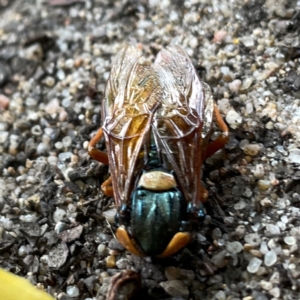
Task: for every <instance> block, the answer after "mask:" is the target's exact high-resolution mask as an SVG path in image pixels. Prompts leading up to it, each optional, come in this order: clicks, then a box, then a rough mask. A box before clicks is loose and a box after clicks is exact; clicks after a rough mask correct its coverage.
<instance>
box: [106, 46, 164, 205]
mask: <svg viewBox="0 0 300 300" xmlns="http://www.w3.org/2000/svg"><path fill="white" fill-rule="evenodd" d="M140 59H141V53H140V51H138V50H137V49H136V48H134V47H133V46H126V47H124V48H123V49H122V50H121V51H120V52H119V53H118V54H117V56H116V58H115V61H114V63H113V65H112V69H111V73H110V76H109V79H108V83H107V86H106V89H105V99H104V102H103V108H102V120H103V131H104V135H105V140H106V147H107V153H108V157H109V163H110V172H111V176H112V183H113V189H114V196H115V201H116V204H117V205H118V206H119V205H120V204H121V203H122V202H123V203H126V202H127V201H129V200H130V193H131V191H132V189H133V187H134V185H135V180H137V179H138V177H139V175H140V172H141V171H142V168H143V164H144V159H143V157H141V156H144V157H145V158H146V157H147V155H148V151H149V147H150V134H149V132H150V128H151V123H152V120H153V114H154V111H155V110H156V108H157V105H158V103H159V102H158V101H159V99H160V97H161V96H160V94H161V89H160V85H159V81H158V77H157V75H156V74H155V72H153V69H152V67H151V65H147V64H142V63H141V62H140Z"/></svg>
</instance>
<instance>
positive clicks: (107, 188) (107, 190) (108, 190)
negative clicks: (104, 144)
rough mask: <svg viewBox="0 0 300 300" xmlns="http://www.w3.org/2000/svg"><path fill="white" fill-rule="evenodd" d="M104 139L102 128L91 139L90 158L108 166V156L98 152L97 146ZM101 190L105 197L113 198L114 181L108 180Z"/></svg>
mask: <svg viewBox="0 0 300 300" xmlns="http://www.w3.org/2000/svg"><path fill="white" fill-rule="evenodd" d="M102 137H103V129H102V127H101V128H100V129H99V130H98V131H97V133H96V135H95V136H94V137H93V138H92V139H91V141H90V143H89V147H88V153H89V155H90V157H92V158H93V159H95V160H97V161H99V162H102V163H103V164H106V165H108V157H107V154H106V153H104V152H102V151H100V150H98V149H97V148H96V147H95V145H96V144H97V143H98V142H99V141H100V140H101V138H102ZM101 190H102V192H103V193H104V195H106V196H108V197H113V196H114V193H113V188H112V179H111V177H109V178H108V179H107V180H105V181H104V182H103V183H102V184H101Z"/></svg>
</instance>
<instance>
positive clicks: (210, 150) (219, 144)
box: [204, 104, 229, 160]
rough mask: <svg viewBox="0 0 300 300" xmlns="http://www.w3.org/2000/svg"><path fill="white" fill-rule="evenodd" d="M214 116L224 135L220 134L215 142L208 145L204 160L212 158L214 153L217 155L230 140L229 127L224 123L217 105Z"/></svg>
mask: <svg viewBox="0 0 300 300" xmlns="http://www.w3.org/2000/svg"><path fill="white" fill-rule="evenodd" d="M214 116H215V120H216V122H217V124H218V126H219V127H220V129H221V130H222V131H223V133H222V134H220V135H219V136H218V137H217V139H216V140H214V141H213V142H211V143H210V144H208V146H207V148H206V152H205V155H204V160H205V159H206V158H208V157H210V156H212V155H213V154H214V153H216V152H217V151H218V150H220V149H221V148H223V147H224V146H225V144H226V143H227V142H228V140H229V135H228V134H229V132H228V127H227V125H226V123H225V122H224V120H223V117H222V116H221V114H220V112H219V109H218V107H217V105H216V104H215V106H214Z"/></svg>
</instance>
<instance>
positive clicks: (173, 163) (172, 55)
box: [153, 46, 213, 203]
mask: <svg viewBox="0 0 300 300" xmlns="http://www.w3.org/2000/svg"><path fill="white" fill-rule="evenodd" d="M153 68H154V69H155V71H156V72H157V74H158V77H159V80H160V85H161V89H162V91H163V94H162V98H161V101H160V102H161V105H160V106H159V108H158V109H157V111H156V112H155V115H154V119H153V132H154V134H155V139H156V145H157V147H158V151H159V153H160V154H161V159H162V161H163V162H164V164H165V165H166V167H167V168H168V169H172V170H174V172H175V174H176V177H177V180H178V182H179V185H180V186H181V190H182V191H183V192H184V195H185V198H186V200H187V201H193V202H194V203H195V202H197V201H198V199H200V197H201V196H200V184H201V176H200V168H201V164H202V160H203V155H204V152H205V148H206V146H207V142H208V138H207V137H208V136H209V133H210V129H211V125H212V114H213V100H212V97H211V93H210V89H209V87H208V86H207V85H206V84H204V83H202V82H201V81H200V80H199V78H198V76H197V74H196V71H195V69H194V67H193V65H192V63H191V61H190V59H189V57H188V56H187V54H186V53H185V52H184V51H183V50H182V49H181V48H180V47H178V46H172V47H168V48H167V49H163V50H162V51H161V52H160V53H159V54H158V56H157V59H156V61H155V64H154V66H153Z"/></svg>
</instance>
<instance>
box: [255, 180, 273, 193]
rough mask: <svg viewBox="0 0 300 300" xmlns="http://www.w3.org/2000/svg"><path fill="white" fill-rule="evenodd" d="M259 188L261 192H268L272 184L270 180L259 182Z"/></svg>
mask: <svg viewBox="0 0 300 300" xmlns="http://www.w3.org/2000/svg"><path fill="white" fill-rule="evenodd" d="M257 186H258V188H259V189H260V190H262V191H266V190H268V189H269V187H270V186H271V182H270V181H269V180H262V179H260V180H258V182H257Z"/></svg>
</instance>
